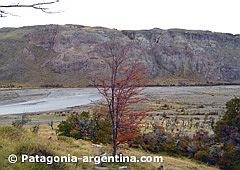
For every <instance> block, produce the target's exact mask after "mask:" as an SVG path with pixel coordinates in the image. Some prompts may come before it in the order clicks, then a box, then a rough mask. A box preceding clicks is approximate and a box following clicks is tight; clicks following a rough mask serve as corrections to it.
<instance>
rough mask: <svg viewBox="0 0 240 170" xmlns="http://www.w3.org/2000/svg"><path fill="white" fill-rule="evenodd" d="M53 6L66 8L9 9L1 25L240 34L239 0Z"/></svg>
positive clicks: (65, 0) (77, 1)
mask: <svg viewBox="0 0 240 170" xmlns="http://www.w3.org/2000/svg"><path fill="white" fill-rule="evenodd" d="M32 1H33V2H34V1H35V2H36V1H37V0H0V4H6V3H14V2H22V3H24V2H25V3H26V2H32ZM38 1H41V0H38ZM45 1H47V0H45ZM51 8H52V10H53V11H58V10H61V11H63V12H61V13H57V14H44V13H41V12H40V11H36V10H32V9H11V10H8V11H9V12H12V13H14V14H17V15H19V16H9V17H7V18H0V27H20V26H27V25H43V24H79V25H87V26H103V27H108V28H117V29H121V30H123V29H151V28H155V27H158V28H162V29H169V28H183V29H191V30H210V31H215V32H228V33H233V34H240V20H239V19H240V0H60V3H59V4H56V5H52V6H51Z"/></svg>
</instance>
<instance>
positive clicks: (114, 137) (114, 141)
mask: <svg viewBox="0 0 240 170" xmlns="http://www.w3.org/2000/svg"><path fill="white" fill-rule="evenodd" d="M112 149H113V152H112V155H113V156H115V155H116V154H117V129H116V125H115V124H113V129H112Z"/></svg>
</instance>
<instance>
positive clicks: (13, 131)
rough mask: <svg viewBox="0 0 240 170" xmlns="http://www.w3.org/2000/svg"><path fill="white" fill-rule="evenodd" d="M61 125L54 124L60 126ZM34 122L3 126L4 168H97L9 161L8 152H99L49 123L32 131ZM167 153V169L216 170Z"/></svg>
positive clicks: (106, 149) (131, 151) (124, 150)
mask: <svg viewBox="0 0 240 170" xmlns="http://www.w3.org/2000/svg"><path fill="white" fill-rule="evenodd" d="M56 125H57V124H54V128H56ZM31 128H32V125H27V126H25V127H24V128H23V129H21V128H18V129H17V128H14V127H12V126H3V125H2V126H0V165H1V168H0V169H1V170H12V169H13V170H15V169H17V170H26V169H27V170H29V169H30V170H31V169H69V170H73V169H74V170H75V169H79V170H80V169H94V166H95V165H94V164H93V163H79V164H73V163H68V164H54V165H46V164H39V163H38V164H33V163H16V164H10V163H8V160H7V158H8V155H10V154H12V153H14V154H17V155H18V156H19V155H20V154H21V153H26V154H29V155H31V154H33V155H34V154H36V153H37V154H48V155H59V156H61V155H67V154H71V155H76V156H84V155H86V156H94V155H97V154H98V152H99V149H97V148H96V147H95V145H93V144H92V143H91V142H88V141H84V140H75V139H73V138H67V137H57V135H56V131H55V129H53V130H52V129H51V127H50V126H49V125H48V124H41V125H40V129H39V131H38V133H37V134H35V133H33V132H31ZM101 150H102V151H103V152H106V153H109V154H110V152H111V147H110V146H108V145H102V149H101ZM120 152H121V153H123V155H134V156H142V155H144V156H145V155H152V156H154V155H153V154H149V153H145V152H143V151H142V150H137V149H131V148H126V147H122V148H121V149H120ZM161 156H163V159H164V162H163V165H164V169H165V170H181V169H183V170H185V169H189V170H190V169H192V170H193V169H194V170H201V169H202V170H214V169H217V168H215V167H209V166H206V165H204V164H200V163H197V162H195V161H193V160H189V159H186V158H174V157H169V156H165V155H164V154H163V155H161ZM106 166H108V167H110V168H111V169H118V167H119V166H127V167H128V169H133V170H135V169H151V170H152V169H157V167H158V164H157V163H151V164H150V163H131V164H127V165H123V164H107V165H106Z"/></svg>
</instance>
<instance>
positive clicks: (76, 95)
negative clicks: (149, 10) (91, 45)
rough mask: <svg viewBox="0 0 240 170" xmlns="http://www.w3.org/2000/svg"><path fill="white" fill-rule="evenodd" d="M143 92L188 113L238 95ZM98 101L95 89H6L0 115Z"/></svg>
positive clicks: (214, 89)
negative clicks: (182, 106) (180, 105)
mask: <svg viewBox="0 0 240 170" xmlns="http://www.w3.org/2000/svg"><path fill="white" fill-rule="evenodd" d="M144 93H145V94H147V95H148V97H149V98H151V99H154V100H161V101H163V102H166V101H167V102H170V103H182V104H184V105H186V108H188V109H189V110H190V111H191V110H192V109H195V108H197V107H198V106H199V105H206V106H205V107H204V108H202V110H203V109H205V110H206V109H208V110H210V111H211V110H212V109H215V110H216V109H223V108H222V107H223V106H224V105H225V103H226V102H227V101H228V100H229V99H231V98H233V97H234V96H240V86H206V87H199V86H195V87H194V86H193V87H192V86H191V87H148V88H146V89H145V90H144ZM100 99H101V96H100V94H98V91H97V90H96V89H95V88H58V89H21V90H5V91H0V115H5V114H20V113H35V112H47V111H58V110H66V109H68V108H70V107H74V106H80V105H87V104H90V103H92V102H94V101H97V100H100Z"/></svg>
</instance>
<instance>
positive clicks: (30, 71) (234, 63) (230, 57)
mask: <svg viewBox="0 0 240 170" xmlns="http://www.w3.org/2000/svg"><path fill="white" fill-rule="evenodd" d="M112 35H114V36H115V37H117V38H118V39H119V40H120V41H122V42H123V43H124V42H128V41H132V40H134V41H136V42H138V47H137V49H136V51H139V50H140V51H141V52H139V53H138V54H141V55H136V57H139V59H141V60H142V62H143V63H144V64H145V65H146V66H147V68H148V74H149V82H148V84H149V85H169V84H177V85H179V84H180V85H183V84H209V83H239V82H240V35H232V34H225V33H213V32H210V31H188V30H181V29H170V30H161V29H158V28H154V29H151V30H138V31H130V30H124V31H119V30H116V29H107V28H102V27H86V26H80V25H65V26H59V25H46V26H33V27H22V28H2V29H0V82H1V83H9V82H11V83H16V84H24V85H34V86H38V85H39V86H40V85H44V84H63V85H64V86H86V85H89V80H88V78H89V75H91V73H92V72H94V71H96V70H97V69H101V67H102V65H101V59H100V57H99V55H98V54H97V53H94V54H93V53H91V51H93V50H94V48H95V46H96V45H99V44H101V43H103V42H106V41H109V40H110V38H111V36H112Z"/></svg>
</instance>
